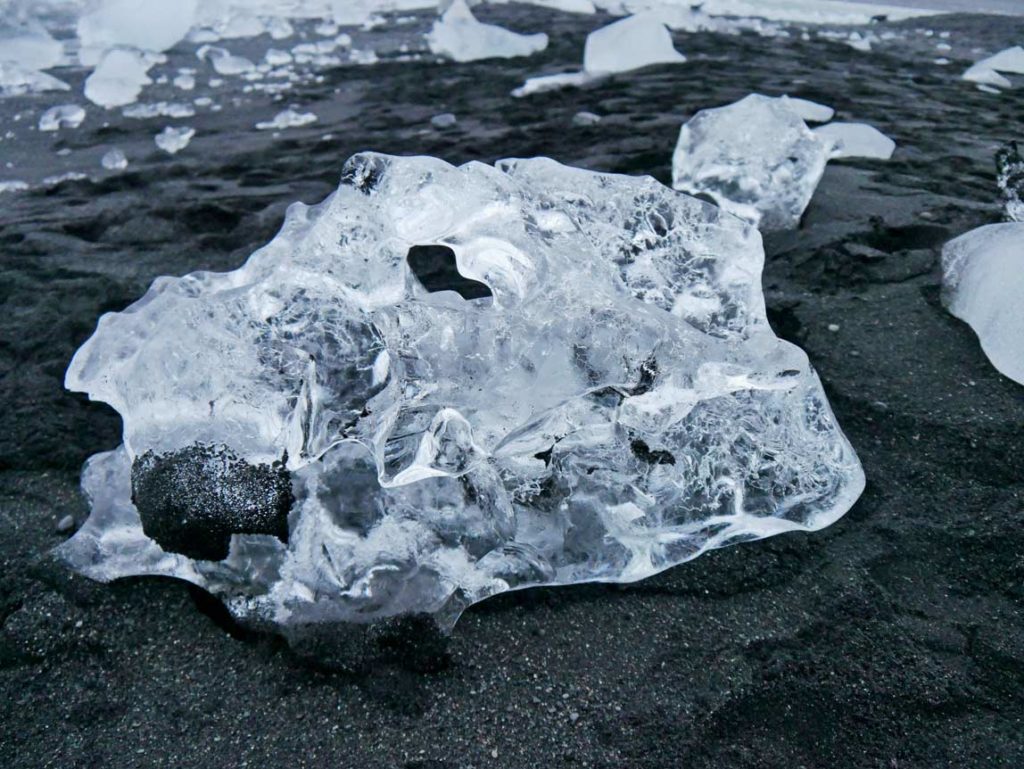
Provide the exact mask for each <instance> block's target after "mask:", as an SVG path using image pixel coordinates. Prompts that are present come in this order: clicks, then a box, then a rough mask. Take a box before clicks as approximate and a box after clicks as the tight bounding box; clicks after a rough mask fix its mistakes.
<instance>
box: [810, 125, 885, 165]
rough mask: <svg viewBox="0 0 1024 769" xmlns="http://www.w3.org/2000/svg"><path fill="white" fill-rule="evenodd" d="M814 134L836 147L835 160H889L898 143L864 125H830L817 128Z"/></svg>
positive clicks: (872, 127)
mask: <svg viewBox="0 0 1024 769" xmlns="http://www.w3.org/2000/svg"><path fill="white" fill-rule="evenodd" d="M814 133H816V134H817V135H818V136H820V137H822V138H823V139H825V140H827V141H830V142H832V143H833V144H834V145H835V148H834V149H833V150H832V157H833V158H875V159H878V160H888V159H889V158H891V157H892V153H893V152H894V151H895V150H896V142H894V141H893V140H892V139H890V138H889V137H888V136H886V135H885V134H884V133H882V132H881V131H879V130H878V129H877V128H875V127H874V126H869V125H866V124H864V123H829V124H828V125H824V126H821V127H820V128H815V129H814Z"/></svg>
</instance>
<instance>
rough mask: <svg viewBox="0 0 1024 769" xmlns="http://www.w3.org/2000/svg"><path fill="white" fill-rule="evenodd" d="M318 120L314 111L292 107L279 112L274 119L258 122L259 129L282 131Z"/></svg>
mask: <svg viewBox="0 0 1024 769" xmlns="http://www.w3.org/2000/svg"><path fill="white" fill-rule="evenodd" d="M315 122H316V115H314V114H313V113H312V112H298V111H296V110H293V109H291V108H289V109H286V110H283V111H281V112H278V113H277V114H276V115H275V116H274V119H273V120H268V121H265V122H262V123H257V124H256V129H257V130H259V131H281V130H283V129H285V128H298V127H300V126H304V125H309V124H310V123H315Z"/></svg>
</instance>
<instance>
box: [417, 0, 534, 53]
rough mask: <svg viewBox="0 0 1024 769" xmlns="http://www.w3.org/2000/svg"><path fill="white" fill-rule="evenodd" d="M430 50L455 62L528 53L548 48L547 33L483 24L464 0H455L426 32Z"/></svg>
mask: <svg viewBox="0 0 1024 769" xmlns="http://www.w3.org/2000/svg"><path fill="white" fill-rule="evenodd" d="M427 43H428V45H429V46H430V50H431V51H432V52H433V53H435V54H437V55H438V56H447V57H448V58H450V59H454V60H455V61H476V60H478V59H491V58H502V59H510V58H513V57H516V56H529V55H530V54H533V53H536V52H537V51H543V50H544V49H545V48H547V47H548V36H547V35H545V34H544V33H543V32H541V33H538V34H536V35H521V34H519V33H518V32H512V31H511V30H507V29H505V28H503V27H498V26H495V25H494V24H482V23H480V22H479V21H477V20H476V17H475V16H473V12H472V11H470V10H469V6H467V5H466V3H465V0H455V2H454V3H452V5H451V7H450V8H448V10H447V11H445V13H444V15H443V16H442V17H441V18H440V19H438V20H437V21H436V22H434V26H433V28H432V29H431V30H430V33H429V34H428V35H427Z"/></svg>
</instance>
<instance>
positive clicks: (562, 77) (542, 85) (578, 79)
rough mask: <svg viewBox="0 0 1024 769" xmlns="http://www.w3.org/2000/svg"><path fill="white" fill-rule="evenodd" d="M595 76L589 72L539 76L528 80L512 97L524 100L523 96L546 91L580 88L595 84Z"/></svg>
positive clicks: (514, 91) (513, 92)
mask: <svg viewBox="0 0 1024 769" xmlns="http://www.w3.org/2000/svg"><path fill="white" fill-rule="evenodd" d="M594 80H595V76H594V75H591V74H589V73H587V72H564V73H559V74H557V75H539V76H537V77H531V78H527V80H526V82H525V83H523V84H522V85H521V86H519V87H518V88H516V89H515V90H513V91H512V95H513V96H515V97H516V98H522V97H523V96H529V95H530V94H534V93H544V92H545V91H557V90H558V89H560V88H566V87H570V86H571V87H575V88H579V87H582V86H584V85H586V84H587V83H590V82H593V81H594Z"/></svg>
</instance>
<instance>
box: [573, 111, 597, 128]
mask: <svg viewBox="0 0 1024 769" xmlns="http://www.w3.org/2000/svg"><path fill="white" fill-rule="evenodd" d="M600 122H601V116H600V115H595V114H594V113H593V112H577V113H576V114H575V115H573V116H572V124H573V125H574V126H591V125H597V124H598V123H600Z"/></svg>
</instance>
